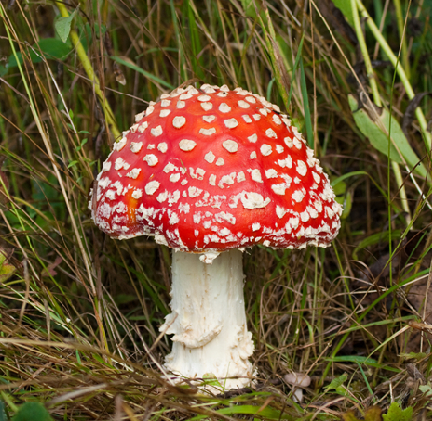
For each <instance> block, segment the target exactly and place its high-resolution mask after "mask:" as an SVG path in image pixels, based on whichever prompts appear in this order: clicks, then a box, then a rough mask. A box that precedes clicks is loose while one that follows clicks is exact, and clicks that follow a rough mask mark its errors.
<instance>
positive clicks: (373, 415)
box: [343, 406, 382, 421]
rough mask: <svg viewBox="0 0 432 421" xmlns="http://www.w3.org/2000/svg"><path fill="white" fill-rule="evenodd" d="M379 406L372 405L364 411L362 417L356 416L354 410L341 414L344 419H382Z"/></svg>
mask: <svg viewBox="0 0 432 421" xmlns="http://www.w3.org/2000/svg"><path fill="white" fill-rule="evenodd" d="M381 412H382V411H381V408H380V407H379V406H372V407H371V408H369V409H368V410H367V411H366V414H365V417H364V418H357V417H356V416H355V415H354V412H352V411H350V412H348V413H347V414H345V415H343V420H344V421H362V420H364V421H382V416H381Z"/></svg>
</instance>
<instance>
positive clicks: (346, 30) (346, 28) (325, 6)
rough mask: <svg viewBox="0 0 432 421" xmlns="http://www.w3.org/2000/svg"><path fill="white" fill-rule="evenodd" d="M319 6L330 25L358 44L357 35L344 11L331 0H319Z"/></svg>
mask: <svg viewBox="0 0 432 421" xmlns="http://www.w3.org/2000/svg"><path fill="white" fill-rule="evenodd" d="M318 8H319V11H320V12H321V14H322V15H323V16H324V17H325V18H326V20H327V21H328V22H329V23H330V25H331V26H332V27H333V28H334V29H335V30H336V31H338V32H339V34H341V35H342V36H343V37H344V38H345V39H346V40H347V41H348V42H350V43H351V44H353V45H357V44H358V40H357V35H356V33H355V31H354V29H352V28H351V26H350V25H349V23H348V22H347V21H346V19H345V16H344V15H343V13H342V12H341V11H340V10H339V9H338V8H337V7H336V6H335V5H334V4H333V2H332V1H331V0H319V1H318Z"/></svg>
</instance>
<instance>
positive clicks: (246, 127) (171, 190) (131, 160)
mask: <svg viewBox="0 0 432 421" xmlns="http://www.w3.org/2000/svg"><path fill="white" fill-rule="evenodd" d="M135 120H136V124H134V125H133V126H132V127H131V128H130V130H129V131H127V132H124V133H123V138H122V139H121V140H120V141H118V142H117V143H116V144H115V145H114V150H113V151H112V153H111V154H110V155H109V156H108V158H107V159H106V161H105V162H104V164H103V169H102V171H101V173H100V174H99V175H98V176H97V179H96V180H97V183H95V189H96V191H95V192H91V196H92V194H96V198H93V199H90V209H91V210H92V219H93V220H94V222H95V223H96V224H97V225H98V226H99V228H100V229H101V230H102V231H104V232H105V233H107V234H108V235H110V236H111V237H113V238H117V239H126V238H131V237H135V236H137V235H155V236H156V241H157V242H158V243H161V244H165V245H168V246H169V247H172V248H176V249H181V250H184V251H195V252H200V251H209V250H214V251H221V250H224V249H230V248H244V247H251V246H253V245H254V244H263V245H265V246H268V247H274V248H279V247H281V248H303V247H305V246H306V245H315V246H320V247H327V246H328V245H329V244H330V242H331V241H332V240H333V238H334V237H335V236H336V235H337V233H338V231H339V227H340V221H339V219H340V215H341V213H342V207H341V206H340V205H339V204H338V203H337V202H336V201H335V200H334V194H333V191H332V188H331V186H330V183H329V178H328V176H327V174H325V173H324V172H323V170H322V168H321V167H320V165H319V161H318V160H317V159H316V158H314V154H313V150H311V149H310V148H309V147H308V146H307V145H306V142H305V140H304V138H303V137H302V135H301V134H300V133H299V132H298V131H297V129H296V127H294V126H292V125H291V121H290V120H289V118H288V116H287V115H284V114H281V113H280V110H279V108H278V107H277V106H276V105H272V104H271V103H269V102H267V101H266V100H265V99H264V97H262V96H259V95H256V94H255V95H253V94H251V93H250V92H248V91H246V90H243V89H241V88H237V89H235V90H234V91H230V90H229V89H228V87H226V86H225V85H224V86H222V87H220V88H219V87H217V86H210V85H208V84H205V85H203V86H201V88H200V89H199V90H197V89H195V88H194V87H193V86H188V87H187V88H186V89H182V88H178V89H177V90H175V91H174V92H173V93H171V94H164V95H162V96H161V101H159V102H158V103H150V106H149V107H148V108H147V109H146V111H145V112H143V113H141V114H138V115H137V116H135Z"/></svg>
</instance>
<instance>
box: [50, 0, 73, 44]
mask: <svg viewBox="0 0 432 421" xmlns="http://www.w3.org/2000/svg"><path fill="white" fill-rule="evenodd" d="M77 9H78V7H77V8H76V9H75V10H74V11H73V13H71V14H70V15H69V16H68V17H59V18H57V19H56V20H55V22H54V27H55V30H56V32H57V34H58V36H59V37H60V39H61V40H62V41H63V42H66V41H67V39H68V37H69V32H70V29H71V25H72V21H73V18H74V17H75V13H76V11H77Z"/></svg>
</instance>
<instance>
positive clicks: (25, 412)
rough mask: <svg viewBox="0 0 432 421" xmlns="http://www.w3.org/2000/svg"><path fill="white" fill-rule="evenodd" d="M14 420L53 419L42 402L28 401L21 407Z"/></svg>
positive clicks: (34, 420) (36, 420)
mask: <svg viewBox="0 0 432 421" xmlns="http://www.w3.org/2000/svg"><path fill="white" fill-rule="evenodd" d="M12 421H53V419H52V418H51V416H50V414H49V413H48V411H47V410H46V408H45V407H44V406H43V405H42V404H41V403H40V402H26V403H24V404H22V405H21V406H20V407H19V410H18V412H17V413H16V414H15V415H14V416H13V417H12Z"/></svg>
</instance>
